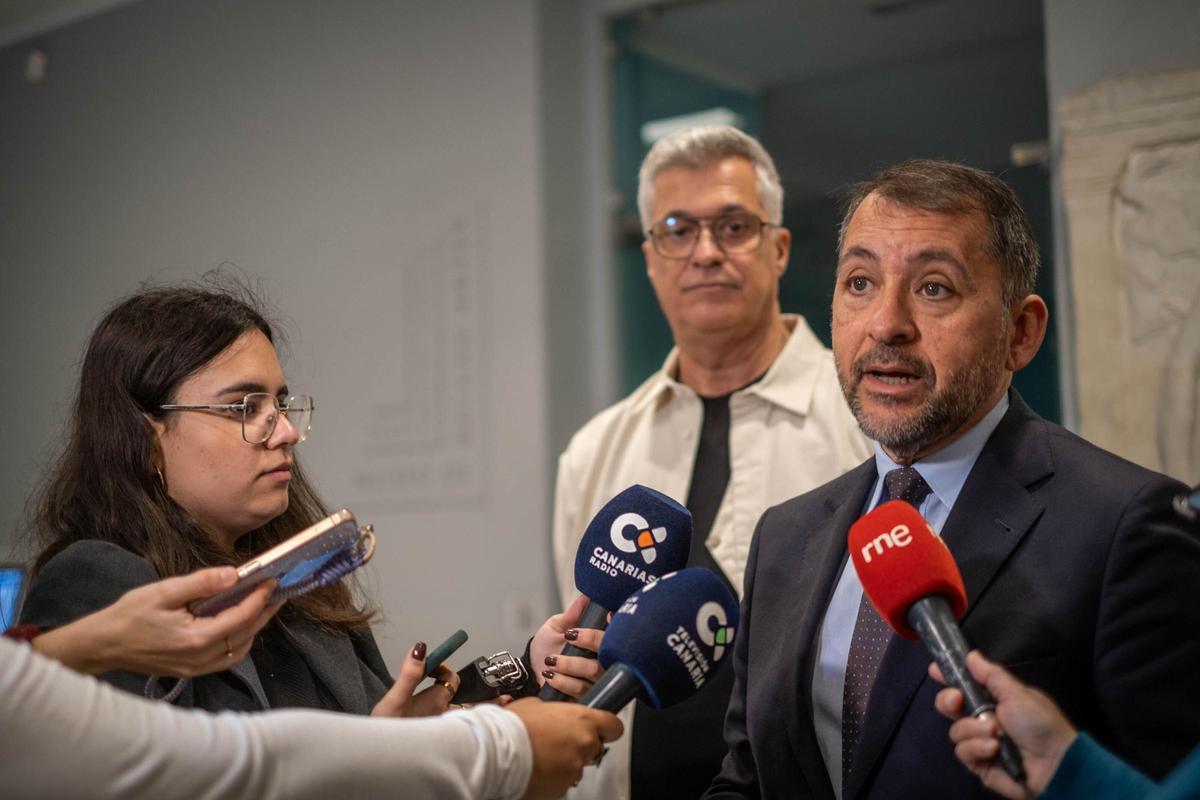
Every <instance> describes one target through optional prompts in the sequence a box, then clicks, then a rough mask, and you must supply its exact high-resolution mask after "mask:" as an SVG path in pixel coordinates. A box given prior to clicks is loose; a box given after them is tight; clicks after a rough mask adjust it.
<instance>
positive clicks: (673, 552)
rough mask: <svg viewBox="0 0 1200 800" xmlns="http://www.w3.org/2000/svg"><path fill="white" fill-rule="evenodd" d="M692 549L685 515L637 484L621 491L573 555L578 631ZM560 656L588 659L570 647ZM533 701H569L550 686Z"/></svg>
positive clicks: (600, 624) (601, 621)
mask: <svg viewBox="0 0 1200 800" xmlns="http://www.w3.org/2000/svg"><path fill="white" fill-rule="evenodd" d="M691 550H692V514H691V512H690V511H688V510H687V509H686V508H684V507H683V506H682V505H680V504H679V503H678V502H677V501H675V500H672V499H671V498H670V497H667V496H666V495H665V494H663V493H662V492H657V491H655V490H654V489H650V488H648V487H646V486H642V485H641V484H634V485H633V486H630V487H629V488H628V489H625V490H624V491H622V492H621V493H620V494H618V495H617V496H616V497H614V498H613V499H611V500H609V501H608V502H607V503H605V504H604V507H603V508H601V509H600V511H598V512H597V513H596V516H595V517H593V518H592V521H591V522H590V523H588V526H587V530H585V531H584V532H583V538H582V539H581V540H580V542H579V550H578V551H576V554H575V588H577V589H578V590H579V591H580V593H581V594H583V596H584V597H586V598H587V599H588V605H587V607H586V608H585V609H584V611H583V615H582V616H581V617H580V619H579V623H578V627H580V628H597V629H599V630H604V628H605V627H606V626H607V624H608V613H609V612H610V611H614V610H616V609H617V608H618V607H620V605H621V604H622V603H624V602H625V598H627V597H629V596H630V595H631V594H633V593H634V592H636V591H637V590H638V589H641V588H643V587H644V586H646V585H648V584H652V583H654V581H656V580H658V578H660V577H662V576H663V575H666V574H667V573H669V572H675V571H676V570H679V569H682V568H683V567H685V566H687V562H688V556H689V555H690V553H691ZM562 654H563V655H565V656H591V653H590V652H589V651H587V650H584V649H583V648H581V647H577V646H575V645H573V644H569V645H567V646H566V648H564V649H563V651H562ZM538 697H540V698H541V699H543V700H569V699H571V698H570V697H569V696H567V695H565V694H563V693H562V692H560V691H558V690H557V689H555V688H554V687H553V686H550V685H549V684H546V685H545V686H543V687H542V689H541V691H540V692H539V693H538Z"/></svg>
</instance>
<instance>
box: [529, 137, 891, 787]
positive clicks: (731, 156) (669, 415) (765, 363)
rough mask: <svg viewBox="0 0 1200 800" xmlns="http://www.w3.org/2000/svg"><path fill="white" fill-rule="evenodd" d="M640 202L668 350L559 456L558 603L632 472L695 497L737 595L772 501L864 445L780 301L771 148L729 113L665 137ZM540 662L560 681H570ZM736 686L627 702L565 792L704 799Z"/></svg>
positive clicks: (698, 531) (825, 362) (720, 679)
mask: <svg viewBox="0 0 1200 800" xmlns="http://www.w3.org/2000/svg"><path fill="white" fill-rule="evenodd" d="M638 209H639V212H640V214H641V221H642V228H643V230H645V231H646V240H645V242H644V243H643V244H642V251H643V253H644V254H645V257H646V272H647V275H648V277H649V278H650V283H651V285H653V287H654V291H655V294H656V295H657V297H658V302H659V305H660V306H661V307H662V310H663V314H664V315H665V316H666V318H667V322H668V323H669V325H670V327H671V333H672V336H673V338H674V340H675V348H674V349H673V350H672V351H671V353H670V354H669V355H668V356H667V359H666V361H665V362H664V364H663V367H662V369H661V370H659V371H658V372H656V373H655V374H653V375H651V376H650V377H649V379H647V380H646V382H645V383H643V384H642V385H641V386H640V387H638V389H637V390H635V391H634V392H633V394H631V395H629V396H628V397H627V398H625V399H624V400H622V401H620V402H619V403H617V404H616V405H614V406H612V407H610V408H608V409H606V410H604V411H602V412H601V413H600V414H598V415H597V416H596V417H594V418H593V419H592V420H591V421H589V422H588V423H587V424H586V425H584V426H583V428H581V429H580V430H579V431H578V432H577V433H576V434H575V436H574V437H573V438H572V439H571V442H570V444H569V445H568V446H567V449H566V451H565V452H564V453H563V455H562V457H561V458H560V460H559V467H558V483H557V489H556V495H555V510H554V533H553V536H554V557H555V565H556V569H557V573H558V575H557V577H558V582H559V586H560V589H561V592H562V597H563V602H564V604H566V603H569V602H570V601H572V600H573V599H574V598H575V597H576V596H577V592H576V591H575V587H574V560H575V552H576V548H577V546H578V543H579V539H580V536H581V535H582V533H583V530H584V528H585V527H586V526H587V524H588V522H589V521H590V520H591V518H592V516H593V515H594V514H595V513H596V512H597V511H598V510H599V509H600V507H601V506H603V505H604V503H606V502H607V501H608V500H609V499H610V498H611V497H612V496H613V495H615V494H616V493H617V492H619V491H621V490H622V489H624V488H625V487H627V486H629V485H630V484H633V483H642V484H645V485H647V486H650V487H653V488H655V489H658V490H659V491H661V492H664V493H666V494H668V495H670V496H672V497H674V498H676V499H678V500H679V501H681V502H685V503H686V505H687V507H688V508H689V510H691V512H692V514H693V517H694V523H695V532H694V538H693V545H692V553H691V559H690V561H689V564H690V565H692V566H707V567H709V568H710V569H713V570H714V571H715V572H717V574H718V575H720V576H722V577H723V578H724V579H725V580H726V581H728V582H729V584H730V586H731V588H733V590H734V591H735V592H737V594H738V595H739V596H740V594H741V588H742V573H743V570H744V569H745V565H746V556H747V553H748V551H749V547H750V538H751V536H752V534H753V532H754V525H755V523H756V522H757V521H758V518H759V517H760V516H761V515H762V513H763V511H764V510H766V509H767V508H768V507H769V506H771V505H774V504H776V503H779V502H782V501H783V500H785V499H787V498H789V497H793V496H795V495H797V494H801V493H803V492H806V491H808V490H809V489H812V488H814V487H817V486H820V485H821V484H823V483H826V482H827V481H829V480H831V479H832V478H835V477H837V476H838V475H841V474H842V473H843V472H846V471H847V470H849V469H850V468H852V467H854V466H857V465H858V464H860V463H862V462H863V460H865V459H866V458H867V457H868V456H869V455H870V452H871V451H870V447H869V444H868V442H867V440H866V439H864V438H863V435H862V433H861V432H860V431H859V429H858V425H857V423H856V422H855V420H854V417H853V416H852V415H851V413H850V411H849V409H848V408H847V407H846V403H845V401H844V400H843V399H842V393H841V390H840V388H839V386H838V381H837V376H836V374H835V371H834V366H833V357H832V355H831V353H830V351H829V350H828V349H827V348H825V347H824V346H823V345H822V344H821V343H820V341H819V340H818V339H817V337H816V336H815V335H814V334H813V332H812V331H811V330H810V329H809V327H808V325H807V323H805V321H804V319H803V318H802V317H799V316H795V315H785V314H783V313H782V312H781V310H780V306H779V279H780V277H781V276H782V275H783V272H784V269H785V268H786V267H787V263H788V250H789V246H790V243H791V234H790V233H789V232H788V230H787V229H786V228H784V227H782V222H783V188H782V187H781V186H780V183H779V176H778V174H777V173H776V171H775V165H774V163H773V162H772V160H771V157H770V156H769V155H768V154H767V152H766V151H765V150H764V149H763V147H762V145H761V144H759V142H758V141H756V140H755V139H753V138H751V137H750V136H747V135H746V134H744V133H742V132H740V131H738V130H736V129H734V128H730V127H727V126H714V127H706V128H695V129H691V130H686V131H682V132H679V133H676V134H673V135H671V136H669V137H667V138H664V139H662V140H660V141H659V142H658V143H657V144H655V146H654V147H653V148H652V149H651V151H650V152H649V154H647V156H646V159H645V160H644V161H643V163H642V167H641V170H640V173H639V186H638ZM534 667H535V668H537V669H541V668H542V667H543V665H540V664H535V665H534ZM547 669H548V671H549V672H550V673H552V674H554V675H555V676H554V677H552V678H550V679H549V682H550V684H551V685H558V686H559V688H562V689H564V690H570V689H573V688H577V687H575V686H572V685H571V682H572V680H573V679H572V678H570V677H569V676H567V675H559V674H557V673H555V671H554V665H547ZM732 684H733V676H732V670H731V669H729V668H728V666H725V667H724V668H723V669H722V670H720V671H719V672H718V674H717V676H716V677H714V679H713V680H711V681H710V682H709V683H708V684H707V685H706V686H705V687H703V689H702V690H701V691H700V692H699V693H698V694H697V695H695V696H694V697H692V698H691V699H690V700H688V701H686V702H685V703H682V704H680V705H679V706H676V707H674V708H672V709H667V710H664V711H655V710H654V709H652V708H650V707H649V706H646V705H644V704H641V703H638V704H636V709H633V708H632V707H631V708H630V709H627V710H626V712H625V714H624V715H623V719H624V721H625V723H626V726H627V728H628V730H629V731H630V734H631V735H629V736H626V737H625V739H623V740H622V742H620V743H618V744H617V745H615V746H614V748H613V752H611V753H610V754H609V755H608V756H607V758H606V759H605V760H604V763H603V764H602V766H601V767H600V768H599V769H596V770H588V771H587V774H585V777H584V780H583V783H582V784H581V785H580V786H579V787H578V788H577V789H576V790H575V791H574V792H573V793H572V795H571V796H572V797H575V798H605V800H610V799H614V798H622V799H626V798H634V799H635V800H640V799H641V798H662V797H699V796H700V794H702V793H703V792H704V790H705V789H706V788H707V787H708V784H709V782H710V780H711V779H712V777H713V776H714V775H715V774H716V773H717V772H718V771H719V769H720V765H721V759H722V758H723V757H724V754H725V751H726V747H725V743H724V740H723V738H722V723H723V719H724V713H725V707H726V705H727V703H728V699H729V693H730V690H731V687H732ZM630 714H632V715H633V718H632V723H631V721H630ZM625 742H631V743H632V746H629V745H626V744H624V743H625Z"/></svg>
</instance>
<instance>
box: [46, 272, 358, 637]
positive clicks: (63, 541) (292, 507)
mask: <svg viewBox="0 0 1200 800" xmlns="http://www.w3.org/2000/svg"><path fill="white" fill-rule="evenodd" d="M209 283H212V284H213V285H212V286H208V285H204V286H175V287H165V288H152V289H143V290H142V291H139V292H137V293H135V294H132V295H130V296H129V297H126V298H124V299H123V300H120V301H119V302H117V304H116V305H114V306H113V307H112V308H111V309H110V310H109V311H108V313H107V314H105V316H104V318H103V319H102V320H101V321H100V324H99V325H97V326H96V330H95V332H94V333H93V334H92V338H91V340H90V341H89V342H88V346H87V352H86V354H85V355H84V358H83V367H82V369H81V370H80V375H79V387H78V391H77V392H76V396H75V402H74V403H73V405H72V408H71V415H70V419H69V423H68V429H67V434H66V443H65V446H64V447H63V451H62V453H61V455H60V456H59V458H58V460H57V462H56V463H55V465H54V466H53V467H52V469H51V471H50V473H49V475H48V476H47V478H46V479H45V481H44V482H43V484H42V486H41V488H40V489H39V490H38V492H37V494H36V495H35V496H34V499H33V501H32V506H31V513H32V525H31V529H30V534H31V536H32V538H33V539H34V541H35V543H36V545H37V547H38V550H39V552H38V555H37V558H36V560H35V562H34V571H35V572H37V571H38V570H40V569H41V568H42V567H43V566H45V564H46V562H47V561H49V560H50V559H51V558H52V557H53V556H54V555H56V554H57V553H59V552H60V551H62V550H63V549H64V548H66V547H67V546H68V545H70V544H71V543H73V542H76V541H80V540H83V539H100V540H103V541H107V542H112V543H113V544H116V545H119V546H120V547H123V548H124V549H126V550H129V551H130V552H132V553H135V554H137V555H139V556H141V557H143V558H145V559H146V560H148V561H149V562H150V563H151V564H153V565H154V568H155V570H157V571H158V574H159V576H160V577H164V578H165V577H169V576H172V575H182V574H184V573H187V572H191V571H193V570H196V569H199V568H201V567H210V566H219V565H225V564H238V563H241V562H243V561H245V560H247V559H248V558H249V557H251V556H252V555H254V554H256V553H259V552H261V551H263V550H265V549H267V548H269V547H271V546H273V545H275V544H278V543H279V542H281V541H283V540H285V539H287V538H288V537H290V536H292V535H293V534H295V533H297V532H298V531H300V530H302V529H303V528H305V527H307V526H309V525H311V524H313V523H314V522H316V521H318V520H319V519H321V518H322V517H324V516H326V514H327V513H328V512H327V511H326V509H325V506H324V505H323V504H322V502H321V500H320V498H318V497H317V494H316V492H315V491H314V490H313V488H312V486H311V485H310V484H309V482H308V481H307V480H306V478H305V476H304V473H303V472H302V471H301V469H300V465H299V463H298V462H296V463H295V464H294V465H293V468H292V481H291V485H290V489H289V493H288V494H289V502H288V507H287V510H286V511H284V512H283V513H282V514H280V515H279V516H278V517H276V518H275V519H273V520H271V521H270V522H268V523H267V524H265V525H263V526H262V527H260V528H258V529H256V530H254V531H251V532H250V533H248V534H246V535H245V536H243V537H241V538H240V539H239V540H238V542H237V545H236V546H235V550H234V551H233V552H229V551H228V550H227V549H226V548H225V547H223V546H222V545H220V544H219V543H218V541H217V539H216V538H214V537H213V536H211V535H209V534H208V533H207V532H205V531H204V529H203V528H202V527H201V526H200V524H199V523H197V521H196V520H195V519H194V518H193V517H192V516H191V515H190V514H188V512H187V511H185V510H184V509H183V508H182V507H181V506H179V505H178V504H177V503H176V502H175V501H174V500H172V499H171V498H170V496H169V495H168V494H167V492H166V490H165V488H164V487H163V485H162V482H161V480H160V478H159V477H158V475H157V474H156V471H155V468H154V457H155V448H154V431H153V428H152V427H151V425H150V423H149V421H148V420H147V419H146V417H147V416H150V417H154V418H161V417H162V416H163V415H164V414H165V413H169V412H164V411H161V410H160V409H159V406H161V405H164V404H168V403H171V402H172V401H173V395H174V393H175V391H176V389H177V388H178V387H179V385H180V384H181V383H182V382H183V381H184V380H186V379H187V378H188V377H189V376H190V375H192V374H194V373H195V372H196V371H198V370H200V369H202V368H203V367H204V366H205V365H206V364H208V363H209V362H210V361H212V360H213V359H214V358H216V357H217V356H218V355H219V354H221V353H222V352H224V351H225V350H226V349H227V348H228V347H229V346H230V345H232V344H233V343H234V342H235V341H237V340H238V339H239V338H240V337H241V336H242V335H243V334H245V333H247V332H250V331H254V330H258V331H261V332H262V333H263V335H265V336H266V337H267V339H268V340H270V341H271V343H272V344H275V340H276V334H275V331H274V330H273V328H272V326H271V324H270V323H269V322H268V321H267V319H266V317H265V315H264V314H263V313H261V312H260V311H259V310H258V309H259V305H260V304H259V302H258V300H257V299H256V298H255V297H254V295H253V294H252V293H251V292H250V290H249V289H247V288H246V287H244V286H240V285H237V286H219V285H218V284H219V283H230V281H222V280H221V279H220V278H219V277H218V278H215V279H210V280H209ZM250 446H251V445H247V447H250ZM288 605H289V607H290V609H291V612H292V613H294V614H296V615H298V616H300V617H303V618H306V619H309V620H311V621H313V622H317V623H319V624H322V625H325V626H326V627H329V628H332V629H336V630H347V631H348V630H350V629H353V628H359V627H362V626H363V625H365V624H366V623H367V622H368V621H369V620H370V618H371V616H372V612H370V611H368V610H364V609H362V608H359V607H358V606H356V604H355V602H354V600H353V597H352V594H351V591H350V589H349V588H348V587H347V586H345V585H344V584H343V583H340V582H339V583H336V584H334V585H332V586H329V587H326V588H324V589H319V590H317V591H314V592H311V593H310V594H308V595H305V596H303V597H298V598H295V599H293V600H291V601H289V603H288Z"/></svg>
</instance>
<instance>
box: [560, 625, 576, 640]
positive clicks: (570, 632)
mask: <svg viewBox="0 0 1200 800" xmlns="http://www.w3.org/2000/svg"><path fill="white" fill-rule="evenodd" d="M563 638H564V639H566V640H567V641H568V642H573V641H575V640H576V639H578V638H579V631H578V630H576V629H575V628H568V629H567V632H566V633H564V634H563Z"/></svg>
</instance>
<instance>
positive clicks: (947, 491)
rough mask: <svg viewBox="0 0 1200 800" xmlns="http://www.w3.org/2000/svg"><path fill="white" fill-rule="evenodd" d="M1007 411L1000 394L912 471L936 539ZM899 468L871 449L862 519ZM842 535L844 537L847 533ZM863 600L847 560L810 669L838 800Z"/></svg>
mask: <svg viewBox="0 0 1200 800" xmlns="http://www.w3.org/2000/svg"><path fill="white" fill-rule="evenodd" d="M1007 411H1008V394H1007V393H1005V395H1004V396H1003V397H1002V398H1000V402H999V403H997V404H996V406H995V407H994V408H993V409H992V410H991V411H989V412H988V413H987V415H986V416H984V418H983V419H981V420H980V421H979V422H977V423H976V424H975V427H973V428H971V430H969V431H967V432H966V433H964V434H963V435H962V436H960V437H959V438H957V439H955V440H954V441H953V442H951V443H950V444H949V445H948V446H946V447H944V448H942V449H941V450H938V451H937V452H935V453H930V454H929V455H928V456H926V457H925V458H923V459H921V460H920V461H918V462H916V463H915V464H913V465H912V466H913V467H914V468H915V469H916V470H917V472H919V473H921V477H922V478H924V479H925V482H926V483H928V484H929V487H930V488H931V489H932V490H933V491H932V492H930V493H929V496H928V497H926V498H925V501H924V502H923V503H921V507H920V508H919V509H917V510H918V511H920V512H921V516H923V517H925V519H926V520H927V521H928V522H929V525H930V526H931V527H932V528H933V529H934V530H935V531H937V532H938V533H939V534H940V533H941V532H942V525H944V524H945V522H946V519H947V518H948V517H949V516H950V510H951V509H952V508H954V501H955V500H957V499H958V494H959V492H961V491H962V487H963V484H964V483H966V481H967V475H969V474H970V472H971V468H972V467H973V466H975V460H976V459H977V458H979V454H980V452H982V451H983V446H984V444H986V443H987V440H988V439H989V438H990V437H991V435H992V432H993V431H994V430H996V426H997V425H999V424H1000V420H1001V418H1002V417H1003V416H1004V414H1005V412H1007ZM899 467H900V465H899V464H897V463H896V462H895V461H893V460H892V459H891V458H889V457H888V455H887V454H886V453H885V452H883V448H882V447H880V446H879V445H878V444H876V445H875V468H876V470H877V472H878V474H877V475H876V478H875V487H874V488H873V489H872V490H871V494H870V495H869V496H868V499H867V505H866V507H865V508H863V513H864V514H865V513H866V512H867V511H868V510H870V509H872V508H874V507H875V506H876V504H877V503H878V502H879V497H880V495H881V494H882V493H883V477H882V476H884V475H886V474H887V473H888V472H890V471H892V470H893V469H898V468H899ZM846 533H847V534H849V531H847V532H846ZM862 596H863V591H862V584H861V583H860V582H859V580H858V573H857V572H855V571H854V565H853V564H852V563H851V562H850V560H849V559H847V560H846V563H845V566H843V567H842V574H841V577H840V578H839V579H838V582H837V588H836V589H834V592H833V599H832V600H830V601H829V608H828V609H826V610H825V619H824V621H823V622H822V623H821V634H820V637H819V639H818V641H817V663H816V666H815V667H814V669H813V683H812V698H813V724H814V726H815V727H816V732H817V741H818V742H819V743H820V746H821V755H822V756H823V757H824V759H825V769H827V770H828V771H829V780H830V782H831V783H832V784H833V792H834V794H835V795H836V796H837V797H838V798H839V800H840V798H841V796H842V693H843V691H844V689H845V684H846V661H847V660H848V659H849V657H850V639H851V638H852V637H853V635H854V623H855V620H857V618H858V607H859V605H860V604H861V603H862Z"/></svg>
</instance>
